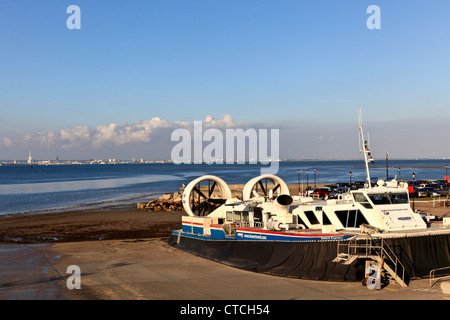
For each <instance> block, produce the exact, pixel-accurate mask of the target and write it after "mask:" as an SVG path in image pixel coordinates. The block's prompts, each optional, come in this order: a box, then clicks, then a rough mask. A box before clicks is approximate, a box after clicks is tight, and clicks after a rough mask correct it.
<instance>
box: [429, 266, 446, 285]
mask: <svg viewBox="0 0 450 320" xmlns="http://www.w3.org/2000/svg"><path fill="white" fill-rule="evenodd" d="M447 269H449V270H450V266H449V267H443V268H438V269H433V270H431V271H430V288H431V287H432V286H434V285H435V284H436V283H437V282H439V280H442V279H444V278H448V277H450V275H446V276H442V277H438V278H437V280H436V282H434V283H433V284H431V282H432V281H433V280H434V279H435V277H434V276H435V274H436V271H442V270H447Z"/></svg>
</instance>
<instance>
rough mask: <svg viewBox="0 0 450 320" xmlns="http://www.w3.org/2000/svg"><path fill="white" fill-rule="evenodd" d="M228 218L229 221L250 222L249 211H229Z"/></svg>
mask: <svg viewBox="0 0 450 320" xmlns="http://www.w3.org/2000/svg"><path fill="white" fill-rule="evenodd" d="M226 218H227V221H228V222H237V223H240V222H248V221H249V218H248V211H227V214H226Z"/></svg>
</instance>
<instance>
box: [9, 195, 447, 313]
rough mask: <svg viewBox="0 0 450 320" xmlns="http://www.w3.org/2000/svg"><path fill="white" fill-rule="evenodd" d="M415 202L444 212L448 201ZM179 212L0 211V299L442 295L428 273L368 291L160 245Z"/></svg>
mask: <svg viewBox="0 0 450 320" xmlns="http://www.w3.org/2000/svg"><path fill="white" fill-rule="evenodd" d="M415 205H416V209H419V210H423V211H429V212H430V213H432V214H435V215H437V216H450V209H449V208H443V207H437V208H432V203H431V204H430V203H421V202H416V203H415ZM430 206H431V208H430ZM426 208H428V210H426ZM183 214H184V213H183V212H147V211H140V210H137V209H134V208H123V210H113V211H79V212H65V213H60V214H46V215H21V216H9V217H0V239H1V244H0V254H1V257H2V259H0V270H1V272H0V299H3V300H4V299H14V300H21V299H31V300H36V299H39V300H58V299H61V300H87V299H88V300H90V299H94V300H141V299H142V300H159V301H161V300H170V301H178V304H177V306H179V305H180V304H179V303H180V301H194V300H195V301H202V300H216V301H217V300H218V301H220V300H255V299H256V300H265V301H269V300H281V301H286V300H292V299H293V300H409V299H413V300H447V299H450V296H448V295H445V294H443V293H442V290H441V289H440V283H437V284H435V285H433V286H432V287H430V286H429V280H428V279H424V280H416V281H412V283H411V284H410V286H409V287H408V288H401V287H400V286H398V285H396V284H389V285H387V286H386V287H383V289H382V290H369V289H367V287H363V286H362V285H361V284H360V283H347V282H345V283H342V282H340V283H335V282H323V281H308V280H301V279H288V278H282V277H274V276H269V275H264V274H257V273H253V272H248V271H243V270H238V269H235V268H231V267H228V266H225V265H222V264H219V263H216V262H212V261H209V260H206V259H203V258H200V257H197V256H195V255H192V254H189V253H186V252H182V251H180V250H177V249H175V248H173V247H171V246H169V245H168V244H167V239H168V236H169V234H170V232H171V231H172V230H177V229H180V228H181V223H180V220H181V216H182V215H183ZM71 265H76V266H78V267H79V268H80V271H81V276H80V280H81V281H80V283H81V289H72V290H70V289H68V287H67V282H68V280H70V279H69V277H70V276H71V275H72V273H71V272H68V270H67V268H68V267H69V266H71ZM269 302H270V301H269ZM183 303H184V302H183ZM175 309H176V308H175ZM175 309H173V310H171V311H173V312H179V310H178V309H176V310H175ZM286 310H290V309H289V308H287V309H286ZM290 311H292V310H290Z"/></svg>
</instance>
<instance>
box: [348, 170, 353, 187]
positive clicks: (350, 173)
mask: <svg viewBox="0 0 450 320" xmlns="http://www.w3.org/2000/svg"><path fill="white" fill-rule="evenodd" d="M348 175H349V176H350V190H351V189H352V172H351V171H350V172H349V173H348Z"/></svg>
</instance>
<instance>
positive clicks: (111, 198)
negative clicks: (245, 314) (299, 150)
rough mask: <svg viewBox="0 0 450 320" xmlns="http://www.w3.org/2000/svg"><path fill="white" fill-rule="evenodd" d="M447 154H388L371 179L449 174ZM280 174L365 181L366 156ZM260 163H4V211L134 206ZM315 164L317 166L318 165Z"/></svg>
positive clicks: (250, 173) (253, 171)
mask: <svg viewBox="0 0 450 320" xmlns="http://www.w3.org/2000/svg"><path fill="white" fill-rule="evenodd" d="M448 162H449V161H448V160H445V159H424V160H390V159H389V161H388V167H387V170H386V163H385V161H379V162H378V163H375V164H373V165H371V167H370V174H371V177H372V179H378V178H382V179H385V178H386V174H388V176H389V179H390V178H394V177H397V179H399V178H400V179H402V180H412V174H413V173H415V180H417V181H419V180H427V179H436V180H443V179H444V177H445V175H446V168H445V166H446V165H447V164H448ZM278 164H279V166H278V172H277V175H278V176H279V177H280V178H282V179H283V180H284V181H285V182H286V183H287V184H298V183H299V182H300V183H303V184H305V183H307V182H308V184H309V185H310V186H311V187H312V186H313V185H314V183H317V184H319V183H320V184H322V183H348V182H349V180H350V172H352V174H351V179H352V182H356V181H366V172H365V166H364V162H363V161H362V160H346V161H331V160H330V161H323V160H321V161H319V160H317V161H316V160H311V161H280V162H278ZM264 167H265V168H267V166H263V165H261V164H174V163H124V164H82V165H80V164H70V165H62V164H60V165H2V166H0V215H7V214H21V213H27V214H28V213H29V214H33V213H57V212H62V211H70V210H81V209H107V208H119V207H126V206H131V205H133V206H135V205H136V204H137V203H139V202H146V201H150V200H152V199H155V198H157V197H159V196H161V195H162V194H166V193H172V192H176V191H179V190H180V187H182V186H183V185H187V184H188V183H189V182H190V181H191V180H193V179H195V178H197V177H200V176H202V175H215V176H217V177H219V178H221V179H223V180H224V181H225V182H226V183H228V184H245V183H246V182H247V181H249V180H250V179H252V178H254V177H256V176H259V175H260V174H261V169H262V168H264ZM314 169H315V170H314Z"/></svg>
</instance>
